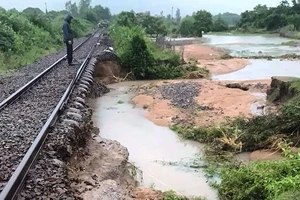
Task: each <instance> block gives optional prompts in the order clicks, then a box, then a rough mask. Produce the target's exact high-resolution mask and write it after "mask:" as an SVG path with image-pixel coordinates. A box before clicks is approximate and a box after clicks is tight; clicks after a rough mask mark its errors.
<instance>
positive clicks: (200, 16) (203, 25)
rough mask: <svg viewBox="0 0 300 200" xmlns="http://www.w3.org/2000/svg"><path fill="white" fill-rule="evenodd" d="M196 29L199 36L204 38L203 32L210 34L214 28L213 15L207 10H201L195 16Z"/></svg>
mask: <svg viewBox="0 0 300 200" xmlns="http://www.w3.org/2000/svg"><path fill="white" fill-rule="evenodd" d="M194 19H195V22H194V29H195V34H196V35H197V36H200V37H201V36H202V31H204V32H209V31H211V29H212V27H213V22H212V15H211V13H210V12H207V11H206V10H199V11H198V12H196V14H195V15H194Z"/></svg>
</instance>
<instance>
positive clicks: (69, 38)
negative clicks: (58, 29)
mask: <svg viewBox="0 0 300 200" xmlns="http://www.w3.org/2000/svg"><path fill="white" fill-rule="evenodd" d="M72 19H73V17H72V15H70V14H68V15H67V16H66V17H65V20H64V23H63V28H62V29H63V38H64V42H65V43H66V45H67V59H68V64H69V66H73V65H74V64H73V63H72V61H73V33H72V30H71V26H70V24H71V21H72Z"/></svg>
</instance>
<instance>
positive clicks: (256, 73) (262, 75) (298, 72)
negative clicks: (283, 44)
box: [213, 59, 300, 81]
mask: <svg viewBox="0 0 300 200" xmlns="http://www.w3.org/2000/svg"><path fill="white" fill-rule="evenodd" d="M299 66H300V61H280V60H278V59H275V60H272V61H267V60H250V64H249V65H248V66H246V67H245V68H243V69H241V70H238V71H235V72H232V73H229V74H223V75H218V76H214V77H213V80H228V81H238V80H239V81H242V80H260V79H270V78H271V77H272V76H294V77H299V76H300V67H299Z"/></svg>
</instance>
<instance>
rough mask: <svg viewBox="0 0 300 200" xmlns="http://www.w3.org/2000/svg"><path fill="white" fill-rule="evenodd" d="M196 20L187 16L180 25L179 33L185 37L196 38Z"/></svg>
mask: <svg viewBox="0 0 300 200" xmlns="http://www.w3.org/2000/svg"><path fill="white" fill-rule="evenodd" d="M194 23H195V19H194V18H193V17H191V16H186V17H185V18H183V19H182V20H181V22H180V24H179V28H178V33H179V34H181V35H182V36H184V37H188V36H194V34H195V27H194Z"/></svg>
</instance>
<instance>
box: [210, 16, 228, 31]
mask: <svg viewBox="0 0 300 200" xmlns="http://www.w3.org/2000/svg"><path fill="white" fill-rule="evenodd" d="M227 30H228V24H227V23H226V22H225V21H224V20H222V19H221V17H219V18H218V19H217V21H215V22H214V26H213V31H215V32H222V31H227Z"/></svg>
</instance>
